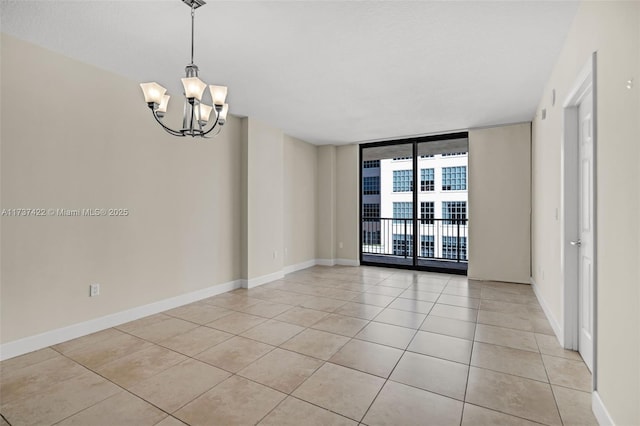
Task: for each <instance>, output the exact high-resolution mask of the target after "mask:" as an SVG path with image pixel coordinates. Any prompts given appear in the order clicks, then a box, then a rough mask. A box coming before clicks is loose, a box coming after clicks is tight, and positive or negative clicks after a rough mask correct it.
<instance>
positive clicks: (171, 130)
mask: <svg viewBox="0 0 640 426" xmlns="http://www.w3.org/2000/svg"><path fill="white" fill-rule="evenodd" d="M152 112H153V118H155V119H156V121H157V122H158V124H160V125H161V126H162V128H163V129H164V130H166V131H167V133H169V134H171V135H173V136H180V137H184V133H182V132H180V131H178V130H173V129H171V128H169V127H167V126H165V125H164V123H163V122H162V121H161V120H160V117H158V113H157V112H156V111H155V110H152Z"/></svg>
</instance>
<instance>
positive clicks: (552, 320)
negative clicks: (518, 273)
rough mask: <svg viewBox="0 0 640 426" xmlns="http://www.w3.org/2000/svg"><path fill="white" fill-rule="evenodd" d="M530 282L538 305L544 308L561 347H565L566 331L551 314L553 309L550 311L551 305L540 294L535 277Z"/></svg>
mask: <svg viewBox="0 0 640 426" xmlns="http://www.w3.org/2000/svg"><path fill="white" fill-rule="evenodd" d="M529 280H530V282H531V288H533V293H534V294H535V295H536V298H537V299H538V303H540V306H541V307H542V310H543V311H544V314H545V315H546V316H547V319H548V320H549V324H550V325H551V328H552V329H553V332H554V333H555V334H556V338H557V339H558V342H559V343H560V346H562V347H564V330H563V328H562V326H560V323H559V322H558V320H557V318H556V317H555V316H554V315H553V312H551V309H549V305H548V304H547V302H546V301H545V300H544V298H543V297H542V295H541V294H540V290H538V286H537V284H536V282H535V280H534V279H533V277H530V278H529Z"/></svg>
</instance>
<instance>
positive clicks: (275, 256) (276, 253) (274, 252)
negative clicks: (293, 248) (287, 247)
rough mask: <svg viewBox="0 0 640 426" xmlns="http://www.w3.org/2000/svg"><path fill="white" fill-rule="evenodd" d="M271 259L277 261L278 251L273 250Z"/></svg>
mask: <svg viewBox="0 0 640 426" xmlns="http://www.w3.org/2000/svg"><path fill="white" fill-rule="evenodd" d="M273 258H274V259H277V258H278V250H274V251H273Z"/></svg>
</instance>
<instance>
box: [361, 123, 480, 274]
mask: <svg viewBox="0 0 640 426" xmlns="http://www.w3.org/2000/svg"><path fill="white" fill-rule="evenodd" d="M360 162H361V167H360V176H361V181H360V184H361V191H360V193H361V195H360V198H361V200H360V212H361V221H360V226H361V245H360V247H361V253H360V261H361V263H362V264H375V265H397V266H399V267H410V268H416V269H427V270H438V271H449V272H460V273H464V272H466V270H467V261H468V257H467V244H468V241H467V239H468V209H467V177H468V173H467V164H468V135H467V133H455V134H449V135H440V136H429V137H422V138H414V139H406V140H400V141H387V142H375V143H371V144H362V145H360ZM414 182H415V184H414ZM414 236H415V238H414Z"/></svg>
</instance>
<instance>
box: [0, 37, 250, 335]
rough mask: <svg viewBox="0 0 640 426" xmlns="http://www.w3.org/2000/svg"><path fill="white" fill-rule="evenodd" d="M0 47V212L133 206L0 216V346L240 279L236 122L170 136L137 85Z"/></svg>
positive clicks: (21, 48) (26, 48)
mask: <svg viewBox="0 0 640 426" xmlns="http://www.w3.org/2000/svg"><path fill="white" fill-rule="evenodd" d="M1 47H2V65H1V67H2V68H1V90H2V100H1V103H2V112H3V115H2V123H1V127H2V129H1V135H0V137H1V141H2V160H1V161H2V164H1V166H2V170H1V173H2V176H1V177H2V197H1V203H2V208H5V209H9V208H67V209H82V208H128V209H129V211H130V214H129V216H127V217H2V223H1V229H2V265H1V282H2V287H1V289H0V291H1V302H0V304H1V306H0V308H1V312H2V313H1V315H2V316H1V318H0V322H1V324H2V325H1V330H0V331H1V333H0V334H1V339H2V340H1V341H2V342H3V343H4V342H9V341H13V340H16V339H19V338H22V337H26V336H31V335H35V334H37V333H41V332H45V331H48V330H52V329H55V328H59V327H63V326H67V325H71V324H75V323H78V322H82V321H86V320H89V319H93V318H97V317H100V316H104V315H107V314H111V313H114V312H118V311H122V310H125V309H128V308H133V307H136V306H140V305H144V304H147V303H150V302H154V301H157V300H162V299H165V298H169V297H172V296H176V295H180V294H184V293H187V292H190V291H194V290H198V289H202V288H206V287H209V286H212V285H215V284H219V283H224V282H228V281H231V280H235V279H238V278H240V271H241V265H240V258H241V256H240V239H239V238H238V235H240V231H241V220H240V216H239V214H238V213H239V211H240V205H241V188H240V178H241V176H240V166H241V163H240V158H241V156H240V139H241V138H240V130H241V129H240V120H238V119H236V118H234V117H231V118H230V119H229V120H228V122H227V125H226V126H225V128H224V131H223V132H222V133H221V135H220V136H218V137H217V138H216V139H212V140H208V141H206V142H204V143H202V142H199V143H194V142H193V141H191V140H178V139H176V138H175V137H172V136H169V135H167V134H165V133H164V131H162V129H161V128H160V127H159V126H158V125H157V124H156V123H155V122H154V120H153V118H152V117H151V114H150V113H149V111H148V109H147V107H146V106H145V105H144V102H143V99H142V95H141V93H140V89H139V87H138V85H137V83H135V82H132V81H129V80H126V79H124V78H121V77H118V76H116V75H114V74H111V73H108V72H105V71H102V70H100V69H97V68H95V67H92V66H88V65H86V64H83V63H80V62H77V61H74V60H71V59H68V58H66V57H63V56H61V55H59V54H56V53H52V52H50V51H47V50H44V49H41V48H39V47H36V46H34V45H32V44H29V43H25V42H22V41H19V40H16V39H14V38H11V37H9V36H6V35H2V42H1ZM43 76H46V78H45V80H43ZM34 82H38V83H34ZM43 95H44V96H43ZM36 105H37V107H36ZM34 108H35V109H34ZM34 114H35V116H34ZM90 283H100V284H101V286H102V292H101V295H100V296H99V297H95V298H89V297H88V287H89V284H90Z"/></svg>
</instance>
